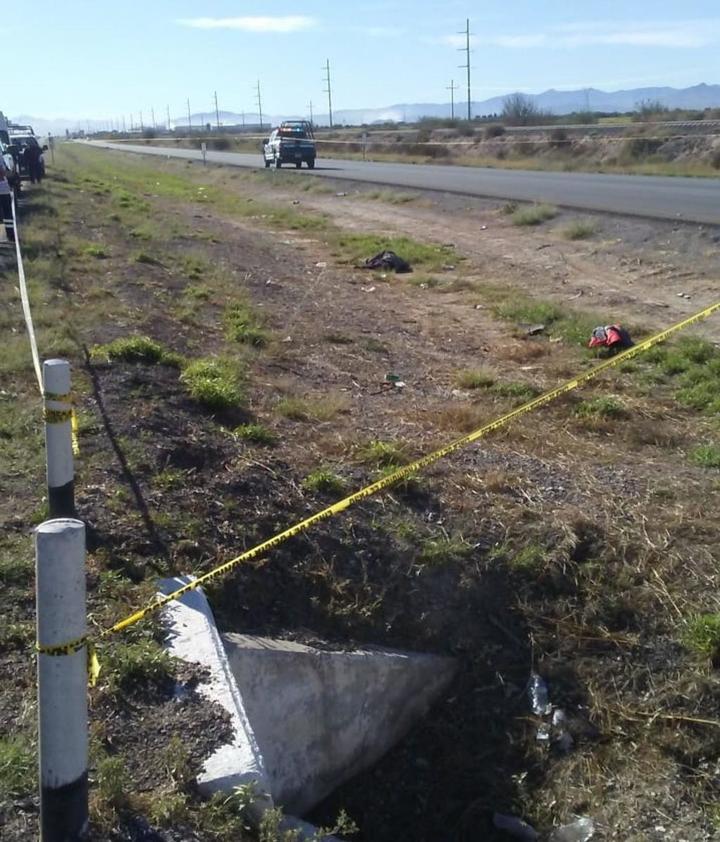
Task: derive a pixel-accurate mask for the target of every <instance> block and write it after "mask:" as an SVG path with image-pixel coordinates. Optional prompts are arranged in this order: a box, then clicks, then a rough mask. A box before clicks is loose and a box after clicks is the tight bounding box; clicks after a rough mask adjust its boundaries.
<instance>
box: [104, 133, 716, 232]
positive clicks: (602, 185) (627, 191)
mask: <svg viewBox="0 0 720 842" xmlns="http://www.w3.org/2000/svg"><path fill="white" fill-rule="evenodd" d="M89 142H90V143H92V144H93V145H94V146H101V147H104V148H107V149H118V150H122V151H124V152H139V153H141V154H143V155H159V156H161V157H165V158H167V157H171V158H185V159H190V160H194V161H201V160H202V154H201V153H200V152H199V151H196V150H193V149H176V148H172V147H159V146H140V145H131V144H126V143H106V142H104V141H89ZM207 160H208V163H214V164H224V165H226V166H236V167H254V168H258V167H259V166H261V164H262V158H261V154H260V152H259V151H258V153H257V155H248V154H243V153H239V152H208V153H207ZM284 169H287V170H288V171H291V172H296V173H297V175H298V177H301V178H323V177H330V178H342V179H348V180H350V181H365V182H370V183H373V184H383V185H390V186H394V187H407V188H415V189H418V190H439V191H443V192H447V193H461V194H464V195H468V196H479V197H489V198H497V199H515V200H518V201H530V202H550V203H552V204H555V205H561V206H564V207H570V208H581V209H583V210H589V211H604V212H609V213H619V214H630V215H632V216H644V217H651V218H654V219H676V220H685V221H687V222H700V223H709V224H714V225H720V178H719V179H711V178H675V177H660V176H643V175H605V174H600V173H575V172H573V173H569V172H536V171H532V170H505V169H489V168H485V167H458V166H438V165H435V164H387V163H375V162H372V161H345V160H342V159H339V158H318V159H317V164H316V166H315V169H314V170H308V169H306V168H303V169H302V170H295V168H294V167H291V166H286V167H284Z"/></svg>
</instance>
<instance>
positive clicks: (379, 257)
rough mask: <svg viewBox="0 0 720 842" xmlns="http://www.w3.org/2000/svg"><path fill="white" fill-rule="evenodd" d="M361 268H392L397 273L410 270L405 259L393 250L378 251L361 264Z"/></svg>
mask: <svg viewBox="0 0 720 842" xmlns="http://www.w3.org/2000/svg"><path fill="white" fill-rule="evenodd" d="M362 268H363V269H394V270H395V272H397V273H398V274H402V273H403V272H412V268H411V266H410V264H409V263H408V262H407V260H403V259H402V257H400V256H399V255H397V254H395V252H394V251H380V252H378V253H377V254H376V255H375V256H374V257H369V258H368V259H367V260H366V261H365V263H364V264H363V267H362Z"/></svg>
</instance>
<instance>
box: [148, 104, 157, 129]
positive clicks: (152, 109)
mask: <svg viewBox="0 0 720 842" xmlns="http://www.w3.org/2000/svg"><path fill="white" fill-rule="evenodd" d="M150 115H151V116H152V127H153V128H154V129H156V128H157V123H156V122H155V109H154V108H151V109H150Z"/></svg>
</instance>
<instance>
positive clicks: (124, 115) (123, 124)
mask: <svg viewBox="0 0 720 842" xmlns="http://www.w3.org/2000/svg"><path fill="white" fill-rule="evenodd" d="M123 134H125V115H124V114H123Z"/></svg>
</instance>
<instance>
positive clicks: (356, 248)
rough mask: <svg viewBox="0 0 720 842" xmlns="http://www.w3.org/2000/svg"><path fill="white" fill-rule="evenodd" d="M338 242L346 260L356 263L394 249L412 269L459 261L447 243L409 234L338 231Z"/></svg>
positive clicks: (434, 269) (437, 268) (437, 266)
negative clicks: (427, 242) (394, 234)
mask: <svg viewBox="0 0 720 842" xmlns="http://www.w3.org/2000/svg"><path fill="white" fill-rule="evenodd" d="M337 245H338V247H339V249H340V251H341V254H342V257H343V259H344V260H346V261H347V262H348V263H358V262H362V261H364V260H366V259H367V258H369V257H373V256H374V255H376V254H377V253H378V252H381V251H394V252H395V254H397V255H398V256H399V257H402V258H403V260H407V262H408V263H409V264H410V265H411V266H412V267H413V268H414V269H425V270H426V271H431V272H432V271H437V270H439V269H440V268H441V267H442V266H443V264H445V263H447V262H448V261H451V262H455V261H457V260H458V257H457V255H456V254H455V250H454V249H453V248H451V247H449V246H437V245H428V244H426V243H420V242H418V241H417V240H413V239H411V238H410V237H384V236H383V235H382V234H341V235H340V236H339V237H338V239H337Z"/></svg>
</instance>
